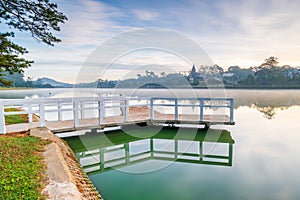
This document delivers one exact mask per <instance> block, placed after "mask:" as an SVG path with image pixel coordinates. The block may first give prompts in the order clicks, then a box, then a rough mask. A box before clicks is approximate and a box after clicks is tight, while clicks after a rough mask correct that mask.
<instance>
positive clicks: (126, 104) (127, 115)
mask: <svg viewBox="0 0 300 200" xmlns="http://www.w3.org/2000/svg"><path fill="white" fill-rule="evenodd" d="M128 120H129V100H128V99H126V100H125V122H127V121H128Z"/></svg>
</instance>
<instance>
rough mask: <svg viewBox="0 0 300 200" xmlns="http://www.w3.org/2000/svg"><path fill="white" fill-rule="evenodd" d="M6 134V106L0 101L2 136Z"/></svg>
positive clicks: (0, 129) (0, 132) (0, 131)
mask: <svg viewBox="0 0 300 200" xmlns="http://www.w3.org/2000/svg"><path fill="white" fill-rule="evenodd" d="M5 133H6V127H5V116H4V105H3V102H2V101H0V134H5Z"/></svg>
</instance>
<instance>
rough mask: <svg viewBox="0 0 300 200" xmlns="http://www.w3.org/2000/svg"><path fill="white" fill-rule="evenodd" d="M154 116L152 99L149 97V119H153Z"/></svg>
mask: <svg viewBox="0 0 300 200" xmlns="http://www.w3.org/2000/svg"><path fill="white" fill-rule="evenodd" d="M153 118H154V109H153V99H152V98H151V99H150V121H153Z"/></svg>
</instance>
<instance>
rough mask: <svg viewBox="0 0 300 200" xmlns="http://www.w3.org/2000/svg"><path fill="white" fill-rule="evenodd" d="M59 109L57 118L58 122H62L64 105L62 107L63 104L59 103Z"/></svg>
mask: <svg viewBox="0 0 300 200" xmlns="http://www.w3.org/2000/svg"><path fill="white" fill-rule="evenodd" d="M57 109H58V111H57V118H58V121H61V120H62V113H61V109H62V105H61V103H58V106H57Z"/></svg>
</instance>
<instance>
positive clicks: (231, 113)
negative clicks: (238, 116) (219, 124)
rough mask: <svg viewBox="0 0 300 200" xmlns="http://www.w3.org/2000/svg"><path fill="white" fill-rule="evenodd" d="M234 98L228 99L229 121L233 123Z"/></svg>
mask: <svg viewBox="0 0 300 200" xmlns="http://www.w3.org/2000/svg"><path fill="white" fill-rule="evenodd" d="M233 110H234V100H233V99H230V123H233Z"/></svg>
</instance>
